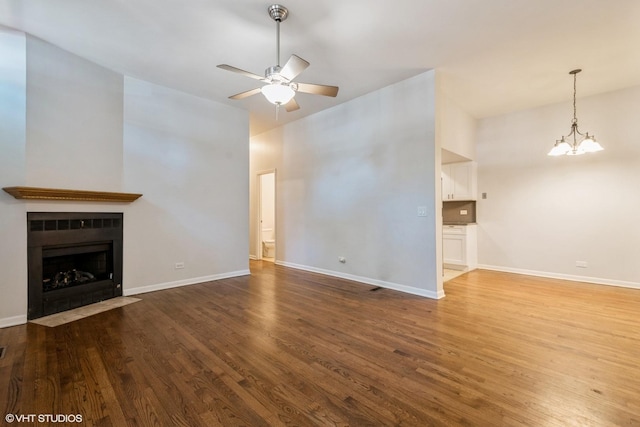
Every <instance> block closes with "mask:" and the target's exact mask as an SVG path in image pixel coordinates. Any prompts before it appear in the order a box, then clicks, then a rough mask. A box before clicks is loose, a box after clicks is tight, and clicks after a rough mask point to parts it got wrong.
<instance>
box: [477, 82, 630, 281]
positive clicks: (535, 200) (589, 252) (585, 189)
mask: <svg viewBox="0 0 640 427" xmlns="http://www.w3.org/2000/svg"><path fill="white" fill-rule="evenodd" d="M638 116H640V87H636V88H631V89H626V90H622V91H617V92H612V93H607V94H603V95H597V96H592V97H589V98H583V99H578V118H579V120H580V121H579V126H580V129H581V130H582V131H583V132H585V131H587V130H588V131H589V132H590V133H595V135H596V137H597V138H598V141H600V142H601V143H602V145H603V146H604V147H605V151H602V152H599V153H594V154H585V155H582V156H573V157H569V156H562V157H548V156H547V155H546V154H547V152H548V151H549V150H550V148H551V146H552V145H553V142H554V141H555V140H556V139H558V138H559V137H560V136H561V135H563V134H566V133H567V132H568V131H569V128H570V121H571V117H572V107H571V105H570V104H569V103H563V104H559V105H551V106H546V107H542V108H536V109H532V110H526V111H521V112H517V113H513V114H509V115H504V116H499V117H493V118H488V119H484V120H481V121H480V122H479V127H478V181H479V188H478V193H483V192H486V193H487V199H486V200H482V199H479V200H478V224H479V225H478V229H479V236H478V254H479V262H480V264H482V265H483V266H484V267H487V268H495V269H501V270H507V271H516V272H523V273H533V274H540V275H546V276H550V277H560V278H569V279H576V280H585V281H591V282H596V283H605V284H617V285H622V286H631V287H638V288H640V263H639V262H638V255H639V254H640V249H639V248H640V227H638V226H637V221H638V212H640V196H639V195H638V194H639V193H638V184H639V183H640V143H639V141H638V137H637V135H636V133H637V132H636V129H637V121H638ZM576 261H586V262H587V263H588V268H578V267H576V265H575V263H576Z"/></svg>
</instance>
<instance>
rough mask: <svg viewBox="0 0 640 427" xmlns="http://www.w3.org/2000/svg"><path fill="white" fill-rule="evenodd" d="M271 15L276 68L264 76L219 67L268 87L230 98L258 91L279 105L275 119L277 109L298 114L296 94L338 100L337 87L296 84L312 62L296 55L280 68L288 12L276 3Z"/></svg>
mask: <svg viewBox="0 0 640 427" xmlns="http://www.w3.org/2000/svg"><path fill="white" fill-rule="evenodd" d="M268 12H269V16H270V17H271V18H272V19H273V20H274V21H276V61H277V62H276V65H274V66H272V67H269V68H267V69H266V70H265V71H264V77H263V76H259V75H257V74H253V73H251V72H249V71H245V70H241V69H240V68H236V67H232V66H231V65H227V64H220V65H218V68H222V69H223V70H228V71H232V72H234V73H238V74H242V75H243V76H246V77H250V78H252V79H255V80H260V81H262V82H264V83H266V85H264V86H262V87H260V88H256V89H251V90H248V91H246V92H241V93H238V94H235V95H232V96H230V97H229V98H230V99H243V98H247V97H249V96H252V95H255V94H257V93H259V92H262V94H263V95H264V96H265V98H267V100H268V101H269V102H271V103H272V104H275V106H276V117H277V114H278V109H279V107H280V106H283V107H284V109H285V110H287V111H288V112H290V111H295V110H297V109H299V108H300V106H299V105H298V103H297V102H296V100H295V99H294V96H295V94H296V92H303V93H311V94H314V95H324V96H331V97H335V96H336V95H338V87H337V86H327V85H317V84H311V83H297V82H294V81H293V79H295V78H296V77H297V76H298V75H299V74H300V73H302V72H303V71H304V70H305V69H306V68H307V67H308V66H309V62H307V61H305V60H304V59H302V58H300V57H299V56H297V55H291V57H290V58H289V60H288V61H287V63H286V64H284V66H283V67H281V66H280V23H281V22H282V21H284V20H285V19H287V16H288V15H289V11H288V10H287V8H286V7H284V6H282V5H279V4H273V5H271V6H269V8H268Z"/></svg>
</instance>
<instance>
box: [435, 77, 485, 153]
mask: <svg viewBox="0 0 640 427" xmlns="http://www.w3.org/2000/svg"><path fill="white" fill-rule="evenodd" d="M445 81H446V80H445ZM438 87H440V88H441V89H440V90H439V91H438V93H437V94H438V95H437V103H438V113H437V115H436V122H437V129H438V140H439V141H440V147H441V148H443V149H445V150H447V151H448V152H450V153H455V154H456V155H458V156H462V158H460V157H457V156H451V155H450V153H446V154H448V155H449V156H450V157H449V158H448V160H447V161H444V163H454V162H460V161H465V160H475V159H476V126H477V123H476V120H475V119H474V118H473V117H472V116H471V115H470V114H469V113H467V112H466V111H464V110H463V109H462V108H461V107H460V106H459V105H458V104H456V103H455V102H454V101H453V100H452V99H451V98H449V97H448V96H447V95H446V89H444V88H442V83H441V84H440V85H439V86H438Z"/></svg>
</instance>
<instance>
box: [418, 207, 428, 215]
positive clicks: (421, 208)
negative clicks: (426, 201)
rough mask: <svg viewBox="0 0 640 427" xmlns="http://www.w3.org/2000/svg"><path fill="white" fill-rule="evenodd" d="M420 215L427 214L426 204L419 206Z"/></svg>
mask: <svg viewBox="0 0 640 427" xmlns="http://www.w3.org/2000/svg"><path fill="white" fill-rule="evenodd" d="M418 216H427V207H426V206H418Z"/></svg>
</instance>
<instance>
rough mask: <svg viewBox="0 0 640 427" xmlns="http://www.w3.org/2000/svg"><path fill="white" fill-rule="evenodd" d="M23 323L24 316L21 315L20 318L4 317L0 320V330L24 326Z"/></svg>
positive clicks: (25, 317) (24, 320) (25, 318)
mask: <svg viewBox="0 0 640 427" xmlns="http://www.w3.org/2000/svg"><path fill="white" fill-rule="evenodd" d="M25 323H27V315H26V314H21V315H20V316H13V317H5V318H3V319H0V328H8V327H9V326H16V325H24V324H25Z"/></svg>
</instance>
